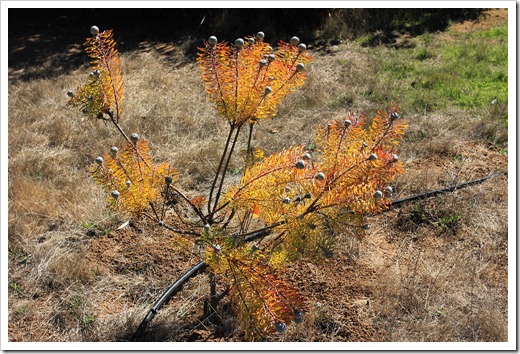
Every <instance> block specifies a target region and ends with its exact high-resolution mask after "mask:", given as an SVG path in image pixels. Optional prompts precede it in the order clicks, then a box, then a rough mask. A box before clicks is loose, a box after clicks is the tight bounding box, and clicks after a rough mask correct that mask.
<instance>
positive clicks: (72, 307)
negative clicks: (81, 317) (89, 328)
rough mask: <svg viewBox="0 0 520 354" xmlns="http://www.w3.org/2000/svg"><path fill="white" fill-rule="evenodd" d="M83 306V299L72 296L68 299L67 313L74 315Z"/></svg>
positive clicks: (78, 296)
mask: <svg viewBox="0 0 520 354" xmlns="http://www.w3.org/2000/svg"><path fill="white" fill-rule="evenodd" d="M83 304H84V299H83V297H81V296H80V295H74V296H72V297H71V298H70V299H69V312H71V313H75V312H76V311H78V310H79V308H80V307H81V306H83Z"/></svg>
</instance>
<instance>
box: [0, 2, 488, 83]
mask: <svg viewBox="0 0 520 354" xmlns="http://www.w3.org/2000/svg"><path fill="white" fill-rule="evenodd" d="M482 11H483V9H307V8H306V9H298V8H290V9H268V8H264V9H254V8H252V9H204V8H201V9H174V8H170V9H150V8H149V9H92V8H91V9H79V8H72V9H64V8H58V9H22V8H10V9H8V50H9V53H8V66H9V79H10V80H32V79H38V78H52V77H56V76H58V75H62V74H63V73H67V72H69V71H70V70H73V69H75V68H78V67H80V66H82V65H87V64H88V57H87V55H86V54H85V53H84V51H83V42H84V40H85V39H86V38H87V37H89V36H90V33H89V29H90V27H91V26H92V25H96V26H98V27H99V28H100V29H101V30H104V29H109V28H110V29H113V30H114V38H115V40H116V41H117V43H118V46H117V48H118V49H119V51H120V52H122V53H123V52H126V51H133V50H139V49H143V48H148V49H149V48H150V46H152V47H154V48H156V49H157V50H158V51H159V52H160V53H161V54H164V55H166V56H167V57H168V56H169V57H170V58H171V57H173V55H172V51H171V48H172V45H173V46H174V47H176V48H180V49H181V52H182V58H181V60H180V61H179V60H178V59H179V56H178V55H177V57H176V58H175V60H176V61H177V64H176V65H179V62H180V63H181V64H182V63H183V62H189V61H193V60H194V59H195V57H196V53H197V47H200V46H202V45H203V40H204V39H205V38H208V37H209V36H211V35H216V36H217V37H219V39H221V40H224V39H227V40H230V39H231V40H233V39H234V38H237V37H240V36H244V35H254V34H255V33H256V32H258V31H264V32H265V33H266V40H267V41H268V42H269V43H271V44H272V45H274V44H275V43H274V42H275V41H278V40H279V39H283V40H285V41H289V38H290V37H291V36H293V35H297V36H298V37H300V39H301V40H302V41H303V42H304V43H307V44H310V45H309V48H311V47H312V45H313V44H314V45H315V46H316V47H318V46H321V45H320V42H323V41H325V42H324V43H329V42H330V40H327V38H323V36H324V33H325V35H326V36H328V37H334V36H338V33H340V32H341V31H340V29H341V30H342V31H344V32H346V33H343V34H342V35H346V36H350V37H351V38H355V37H357V36H360V35H363V34H365V33H372V32H374V31H376V32H378V33H385V36H383V39H385V38H390V40H391V38H392V36H393V34H392V33H395V31H396V30H401V31H402V30H405V31H407V32H408V33H410V34H411V35H412V36H415V35H418V34H421V33H424V32H425V31H429V32H432V31H436V30H443V29H445V28H446V27H447V26H448V24H449V23H450V21H462V20H464V19H476V18H477V17H478V16H479V15H480V14H481V13H482ZM331 18H335V21H336V22H333V23H332V25H331ZM327 25H328V28H329V30H330V33H327V32H326V31H323V30H322V29H323V28H324V26H325V27H326V26H327ZM374 43H375V42H374ZM177 54H178V53H177Z"/></svg>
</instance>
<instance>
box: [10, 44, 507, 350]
mask: <svg viewBox="0 0 520 354" xmlns="http://www.w3.org/2000/svg"><path fill="white" fill-rule="evenodd" d="M369 51H370V49H367V48H362V47H360V46H358V45H357V44H348V45H346V46H345V47H343V48H339V49H337V51H335V52H334V53H332V54H323V55H317V59H316V61H315V62H314V64H313V65H312V68H311V69H310V72H309V80H308V82H307V84H306V86H305V87H304V88H303V89H302V90H301V91H299V92H297V93H295V94H294V95H292V96H291V97H289V99H288V100H287V101H286V102H285V104H284V105H283V107H282V108H281V110H280V114H279V116H278V117H276V118H275V119H273V120H271V121H267V122H262V123H261V124H260V125H259V126H258V129H257V130H256V132H255V135H254V145H255V146H260V147H262V148H264V149H265V150H266V151H267V152H268V153H272V152H274V151H277V150H280V149H281V148H284V147H288V146H290V145H294V144H310V143H312V137H313V135H314V131H315V128H316V126H317V125H318V124H320V123H322V122H324V121H326V120H329V119H331V118H335V117H341V116H342V114H344V113H345V112H346V111H347V110H349V109H354V110H358V111H371V110H374V109H377V108H382V107H375V106H374V105H373V103H371V101H370V100H369V99H368V98H367V92H374V91H378V92H383V91H384V90H385V87H382V81H380V80H377V79H376V78H372V77H370V76H369V75H367V73H368V72H370V69H371V67H372V65H373V64H374V63H373V62H371V60H370V58H371V57H370V52H369ZM122 60H123V62H124V67H123V71H124V73H125V92H126V96H125V112H126V113H125V120H124V121H123V126H124V127H125V129H126V130H127V131H130V132H134V131H135V132H138V133H139V134H140V135H141V136H143V137H145V138H147V139H149V140H151V141H152V143H153V147H154V152H155V155H156V156H157V158H158V159H160V160H167V161H171V162H173V163H174V164H175V165H176V166H178V168H179V170H180V172H181V175H182V177H181V181H182V187H183V188H184V189H185V190H187V191H188V192H190V193H200V192H203V191H204V190H206V189H207V188H208V183H209V182H210V178H211V175H212V172H213V171H214V170H215V166H216V164H217V163H218V161H217V160H218V158H219V156H218V153H216V152H217V151H219V150H220V149H222V147H223V139H222V137H223V136H224V135H225V134H226V126H225V124H224V123H223V122H221V121H220V119H219V118H218V117H216V116H215V115H214V113H213V110H212V108H211V106H210V104H209V103H208V102H207V100H206V98H205V94H204V88H203V85H202V81H201V80H200V79H199V76H198V69H197V67H196V65H195V64H193V63H189V62H188V63H187V62H183V61H180V60H179V59H168V58H165V57H164V56H161V55H159V54H158V53H157V52H155V51H154V50H150V51H140V52H132V53H126V54H124V55H123V58H122ZM345 68H346V69H345ZM85 72H86V70H85V68H80V69H77V70H75V71H73V72H71V73H70V74H66V75H62V76H59V77H56V78H50V79H38V80H33V81H28V82H22V81H18V82H11V83H10V84H9V195H8V198H9V281H8V282H9V285H10V286H9V336H10V339H11V340H13V341H118V340H123V341H124V340H129V339H130V337H131V335H132V333H133V331H134V330H135V328H136V326H137V325H138V323H139V322H140V321H141V319H142V316H143V315H144V314H145V312H146V310H147V309H148V306H149V305H150V304H151V303H152V302H153V301H154V300H155V299H156V298H157V297H158V296H159V294H161V292H162V291H163V290H164V288H165V287H167V286H168V285H169V284H170V282H171V281H172V280H173V279H175V278H176V277H177V276H178V275H179V274H180V273H182V271H184V270H186V269H187V268H188V267H189V266H190V265H192V264H194V260H192V259H186V258H182V257H178V258H175V256H174V251H173V250H172V248H171V244H172V243H171V240H170V239H169V238H168V237H169V236H168V235H163V234H147V230H144V231H140V232H138V231H135V230H133V231H132V232H130V231H128V234H125V235H120V233H116V232H112V233H110V232H109V229H110V228H114V227H117V225H118V222H119V220H118V218H117V217H116V216H113V215H110V214H109V213H108V212H107V210H106V209H105V208H104V200H103V197H102V196H101V195H100V191H99V189H98V188H97V187H96V186H95V185H94V182H93V181H92V180H91V179H90V178H89V177H88V174H87V170H86V168H87V166H88V165H89V164H90V162H91V161H93V159H94V158H95V156H96V155H98V154H99V153H100V152H102V151H106V150H108V149H109V147H110V146H112V145H114V143H115V142H116V140H117V139H118V138H115V136H116V135H115V134H112V133H111V132H110V131H109V130H108V129H107V128H105V127H104V126H103V125H102V124H101V125H97V124H93V123H92V122H89V121H85V120H82V119H81V118H82V117H81V115H80V114H78V113H76V112H73V111H71V110H69V109H67V108H66V107H65V103H66V100H67V98H66V95H65V93H66V91H67V90H68V89H69V88H71V87H76V86H77V85H79V84H80V82H81V80H82V78H83V77H84V75H85ZM383 108H384V107H383ZM405 113H406V112H405ZM485 113H486V112H483V113H482V114H481V118H482V117H484V116H485ZM488 113H489V112H488ZM409 118H410V129H409V131H408V133H407V136H406V141H405V142H404V143H403V146H402V153H401V157H402V158H403V159H404V161H405V163H406V168H407V172H406V174H405V175H404V176H402V178H400V179H399V180H398V181H397V182H396V184H395V187H396V189H397V196H398V197H399V196H406V195H410V194H413V193H417V192H420V191H425V190H429V189H432V188H438V187H442V186H447V185H451V184H454V183H459V182H463V181H466V180H470V179H473V178H478V177H481V176H484V175H486V174H488V173H491V172H493V171H495V169H499V170H507V156H503V155H502V154H500V152H499V151H497V148H496V144H495V143H496V142H489V139H487V138H486V136H487V135H486V132H488V133H489V131H491V130H493V129H496V131H492V132H491V133H490V134H491V135H492V136H493V137H498V138H500V139H502V140H504V139H505V140H507V139H506V135H505V133H504V129H503V128H500V127H499V126H493V125H492V124H491V123H485V122H484V121H483V120H480V119H478V118H477V119H475V118H473V117H472V116H471V115H470V113H468V112H464V111H462V110H458V109H456V108H448V109H447V110H446V111H443V112H435V113H425V114H412V115H411V116H409ZM486 129H487V130H486ZM245 143H246V142H245V137H244V138H243V140H242V141H240V144H241V148H243V147H244V146H245ZM502 143H503V141H502ZM494 144H495V145H494ZM240 163H241V161H240V159H236V160H235V161H233V162H232V167H239V166H240ZM236 177H238V176H236ZM507 203H508V195H507V178H506V177H500V178H495V179H493V180H491V181H489V182H485V183H484V184H481V185H478V186H473V187H470V188H467V189H464V190H460V191H457V192H456V193H453V194H450V195H443V196H440V197H437V198H434V199H431V200H427V201H424V202H417V203H412V204H409V205H406V206H402V207H400V208H397V209H393V210H391V211H390V212H388V213H385V214H382V215H379V216H376V217H374V218H373V219H372V227H371V229H370V230H369V231H368V232H367V236H366V239H364V240H362V241H360V242H357V241H356V242H354V241H353V240H350V241H348V242H350V244H349V245H348V247H347V249H346V250H343V251H341V252H343V253H341V252H340V253H339V254H338V256H337V259H336V260H334V261H331V262H328V263H326V264H324V265H323V266H322V267H314V268H312V267H311V265H307V264H299V265H297V266H298V267H300V268H298V269H299V270H298V269H296V268H295V269H292V271H293V272H296V273H291V274H301V273H298V271H300V272H301V271H306V272H307V273H303V274H312V276H311V277H309V276H308V275H307V276H303V278H302V279H301V286H302V288H303V289H304V290H306V294H307V296H308V305H309V306H308V307H309V308H308V312H307V316H306V318H305V323H304V325H303V326H295V327H292V328H290V329H289V331H288V333H287V334H286V336H285V337H275V338H273V340H281V341H282V340H293V341H505V340H507V323H508V318H507V307H508V303H507V290H508V284H507V264H508V262H507V247H508V243H507V227H508V225H507ZM421 213H422V214H424V219H425V220H422V219H417V217H418V215H419V216H420V215H422V214H421ZM455 215H458V216H457V217H455V218H454V219H452V220H451V221H453V222H451V223H450V222H449V220H448V218H449V217H454V216H455ZM455 219H456V220H455ZM421 220H422V221H421ZM442 220H444V224H443V223H442ZM454 220H455V221H454ZM82 225H83V226H82ZM114 235H115V236H114ZM110 237H115V239H114V240H113V243H108V241H110ZM118 238H120V242H119V243H117V239H118ZM105 241H106V242H107V244H106V248H103V245H104V244H103V242H105ZM111 242H112V241H111ZM132 245H135V247H142V248H141V249H142V252H141V253H139V250H138V249H136V250H134V249H132V248H131V247H132ZM96 247H97V248H96ZM155 249H159V250H160V251H161V252H163V253H162V255H161V256H160V257H162V258H159V259H157V258H154V257H155V256H156V255H157V256H159V253H157V254H156V253H154V250H155ZM135 255H138V256H139V257H141V258H138V261H135V258H132V257H134V256H135ZM146 257H148V258H146ZM168 257H171V258H168ZM136 262H137V263H139V262H144V263H142V264H145V266H143V265H142V264H141V265H139V264H137V263H136ZM183 262H184V263H183ZM306 267H307V268H306ZM338 269H341V270H342V272H343V273H342V274H339V275H336V276H331V274H336V272H337V271H338ZM205 296H207V285H206V279H205V276H199V277H197V278H195V279H194V280H193V281H191V282H190V283H189V284H187V286H186V288H185V291H183V292H182V293H181V294H179V295H177V296H176V298H175V299H174V300H175V301H172V302H171V303H170V304H169V305H168V306H167V307H166V308H165V309H163V310H161V313H160V314H159V315H158V316H157V318H156V319H155V320H154V321H153V322H152V323H151V325H150V328H149V330H148V331H147V333H146V334H145V339H146V340H152V341H188V340H240V333H239V332H238V331H237V330H236V327H235V326H234V317H233V316H232V315H231V314H229V312H228V315H227V316H224V317H223V318H222V321H221V323H220V324H219V325H217V326H212V325H210V324H208V323H198V322H197V321H198V320H197V318H198V316H199V315H200V312H201V306H202V305H201V304H202V302H203V299H204V298H205ZM318 303H319V305H318ZM224 311H226V310H224ZM227 311H229V310H227ZM194 328H195V329H194ZM107 329H108V330H107ZM214 333H218V334H217V335H215V334H214Z"/></svg>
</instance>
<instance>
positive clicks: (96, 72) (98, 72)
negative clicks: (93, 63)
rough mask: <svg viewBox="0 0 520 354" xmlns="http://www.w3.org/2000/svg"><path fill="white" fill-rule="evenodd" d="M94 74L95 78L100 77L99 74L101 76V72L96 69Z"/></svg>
mask: <svg viewBox="0 0 520 354" xmlns="http://www.w3.org/2000/svg"><path fill="white" fill-rule="evenodd" d="M92 74H94V76H96V77H99V74H101V72H100V71H99V70H98V69H96V70H94V71H93V72H92Z"/></svg>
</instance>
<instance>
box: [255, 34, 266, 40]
mask: <svg viewBox="0 0 520 354" xmlns="http://www.w3.org/2000/svg"><path fill="white" fill-rule="evenodd" d="M264 37H265V34H264V32H258V33H257V34H256V38H257V39H259V40H262V39H264Z"/></svg>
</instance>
